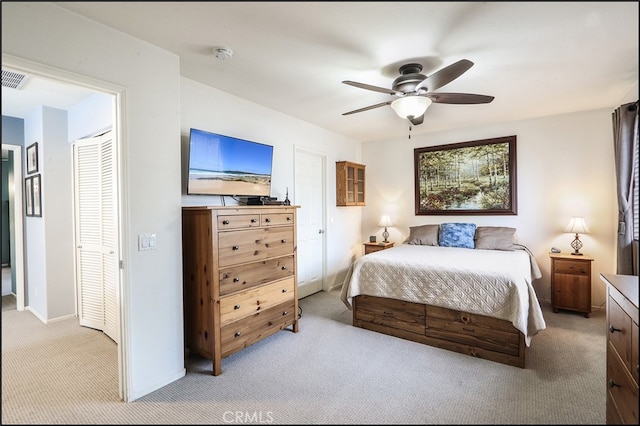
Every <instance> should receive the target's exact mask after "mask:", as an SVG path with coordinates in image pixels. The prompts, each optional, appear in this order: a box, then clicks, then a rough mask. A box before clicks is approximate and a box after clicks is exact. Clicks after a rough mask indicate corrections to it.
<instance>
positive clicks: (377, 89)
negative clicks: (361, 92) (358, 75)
mask: <svg viewBox="0 0 640 426" xmlns="http://www.w3.org/2000/svg"><path fill="white" fill-rule="evenodd" d="M343 83H344V84H348V85H349V86H353V87H358V88H360V89H365V90H373V91H374V92H380V93H386V94H387V95H398V94H401V93H398V92H396V91H395V90H391V89H385V88H384V87H378V86H371V85H370V84H364V83H358V82H357V81H349V80H345V81H343Z"/></svg>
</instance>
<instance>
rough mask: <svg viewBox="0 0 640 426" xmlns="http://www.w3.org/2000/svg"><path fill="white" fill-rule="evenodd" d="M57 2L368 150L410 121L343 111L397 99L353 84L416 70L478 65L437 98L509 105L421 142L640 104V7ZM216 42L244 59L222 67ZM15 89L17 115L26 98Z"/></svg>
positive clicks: (435, 124)
mask: <svg viewBox="0 0 640 426" xmlns="http://www.w3.org/2000/svg"><path fill="white" fill-rule="evenodd" d="M56 4H58V5H60V6H61V7H64V8H67V9H69V10H71V11H74V12H77V13H79V14H81V15H84V16H86V17H88V18H90V19H93V20H96V21H98V22H101V23H103V24H106V25H108V26H110V27H113V28H116V29H118V30H121V31H123V32H126V33H129V34H131V35H133V36H135V37H137V38H139V39H142V40H146V41H148V42H149V43H151V44H154V45H156V46H159V47H161V48H163V49H166V50H168V51H171V52H174V53H175V54H177V55H178V56H179V57H180V67H181V74H182V75H183V76H184V77H187V78H190V79H193V80H196V81H199V82H202V83H205V84H207V85H210V86H213V87H216V88H218V89H220V90H223V91H225V92H228V93H230V94H233V95H236V96H239V97H241V98H245V99H248V100H250V101H253V102H255V103H257V104H260V105H263V106H266V107H269V108H272V109H274V110H277V111H281V112H283V113H285V114H287V115H290V116H293V117H297V118H299V119H301V120H304V121H306V122H310V123H313V124H316V125H318V126H320V127H323V128H326V129H330V130H332V131H335V132H336V133H339V134H343V135H346V136H348V137H351V138H354V139H356V140H362V141H367V140H377V139H388V138H396V137H404V135H406V134H407V131H408V127H409V123H408V122H407V121H406V120H403V119H400V118H399V117H398V116H396V115H395V113H394V112H393V110H392V109H391V108H390V107H389V106H383V107H380V108H377V109H373V110H369V111H365V112H361V113H357V114H353V115H347V116H343V115H342V113H344V112H347V111H351V110H354V109H357V108H361V107H365V106H368V105H372V104H377V103H380V102H385V101H387V100H389V99H392V97H391V96H390V95H386V94H383V93H378V92H373V91H368V90H364V89H360V88H356V87H352V86H348V85H345V84H342V83H341V81H343V80H353V81H358V82H361V83H365V84H370V85H374V86H381V87H388V88H390V87H391V84H392V82H393V80H394V78H395V77H397V76H398V72H397V68H398V66H399V65H401V64H404V63H407V62H419V63H422V64H423V65H424V66H425V69H424V70H423V73H424V74H426V75H429V74H432V73H433V72H435V71H437V70H439V69H441V68H443V67H445V66H447V65H450V64H452V63H454V62H456V61H458V60H459V59H463V58H464V59H469V60H471V61H472V62H474V64H475V65H474V66H473V67H472V68H471V69H470V70H469V71H467V72H466V73H464V74H463V75H462V76H460V77H459V78H458V79H456V80H455V81H453V82H451V83H449V84H447V85H446V86H444V87H443V88H441V89H438V90H436V92H464V93H478V94H483V95H491V96H495V100H494V101H493V102H492V103H490V104H483V105H446V104H433V105H432V106H431V107H430V108H429V110H428V111H427V112H426V114H425V120H424V123H423V124H421V125H419V126H414V128H413V130H412V133H413V134H416V133H423V132H432V131H440V130H447V129H451V128H459V127H467V126H475V125H479V124H483V123H491V122H504V121H511V120H518V119H525V118H532V117H539V116H545V115H554V114H562V113H568V112H575V111H582V110H591V109H598V108H612V110H613V108H615V107H617V106H618V105H619V104H620V103H621V101H622V100H623V99H625V98H629V97H630V96H631V97H633V98H634V99H637V96H638V95H637V92H638V63H639V59H638V35H639V30H638V2H56ZM214 47H226V48H229V49H231V50H233V57H232V58H231V59H228V60H225V61H220V60H218V59H216V58H215V57H214V55H213V53H212V50H213V48H214ZM27 88H28V86H26V87H25V90H24V91H23V92H27V90H26V89H27ZM7 90H13V89H5V88H3V89H2V97H3V102H2V113H3V114H4V115H12V114H11V113H9V111H10V110H12V109H13V106H11V105H8V104H13V103H14V102H15V103H16V105H15V108H17V107H18V104H19V103H20V101H18V100H16V99H14V98H11V99H8V98H7V99H5V91H7ZM13 91H14V92H17V91H15V90H13ZM5 104H7V105H5ZM5 106H6V108H5ZM51 106H53V105H51ZM5 110H6V111H7V112H8V113H7V114H5ZM13 116H19V115H13Z"/></svg>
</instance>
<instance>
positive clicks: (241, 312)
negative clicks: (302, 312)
mask: <svg viewBox="0 0 640 426" xmlns="http://www.w3.org/2000/svg"><path fill="white" fill-rule="evenodd" d="M294 287H295V277H290V278H286V279H284V280H280V281H276V282H274V283H272V284H267V285H263V286H260V287H254V288H252V289H249V290H247V291H243V292H241V293H235V294H232V295H230V296H225V297H222V298H220V323H221V324H222V325H226V324H228V323H230V322H233V321H236V320H238V319H240V318H243V317H246V316H249V315H251V314H255V313H256V312H258V311H263V310H266V309H268V308H271V307H272V306H275V305H277V304H280V303H283V302H286V301H288V300H292V299H294V298H295V293H294Z"/></svg>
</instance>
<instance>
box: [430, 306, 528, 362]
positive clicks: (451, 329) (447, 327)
mask: <svg viewBox="0 0 640 426" xmlns="http://www.w3.org/2000/svg"><path fill="white" fill-rule="evenodd" d="M425 333H426V335H427V336H429V337H435V338H438V339H443V340H450V341H453V342H456V343H463V344H465V345H471V346H474V347H479V348H483V349H487V350H490V351H494V352H501V353H506V354H509V355H516V356H517V355H518V354H519V351H520V333H519V332H518V330H517V329H516V328H515V327H513V325H512V324H511V323H510V322H508V321H503V320H499V319H497V318H491V317H487V316H484V315H474V314H470V313H466V312H460V311H456V310H453V309H446V308H440V307H437V306H427V317H426V327H425Z"/></svg>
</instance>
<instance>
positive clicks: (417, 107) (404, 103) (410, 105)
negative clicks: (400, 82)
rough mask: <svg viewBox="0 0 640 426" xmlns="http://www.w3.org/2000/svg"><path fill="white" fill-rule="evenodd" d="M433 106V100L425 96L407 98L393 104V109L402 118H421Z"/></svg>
mask: <svg viewBox="0 0 640 426" xmlns="http://www.w3.org/2000/svg"><path fill="white" fill-rule="evenodd" d="M429 105H431V99H429V98H426V97H424V96H405V97H403V98H399V99H396V100H395V101H393V102H391V108H393V110H394V111H395V112H396V114H398V116H399V117H400V118H409V117H414V118H417V117H420V116H421V115H422V114H424V113H425V111H426V110H427V108H429Z"/></svg>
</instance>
